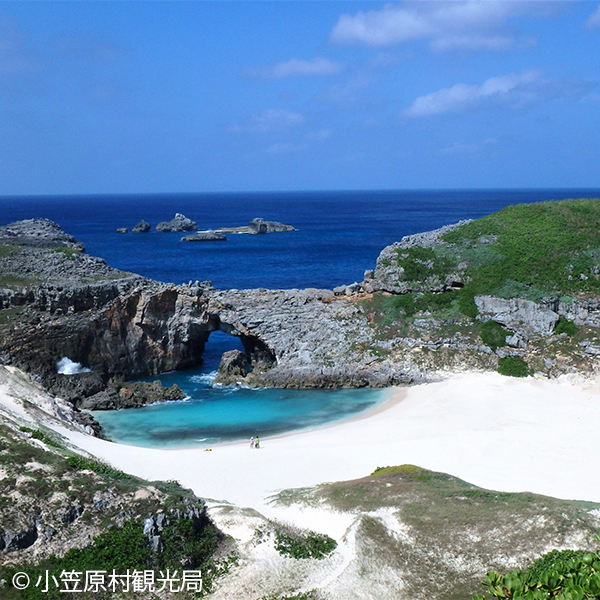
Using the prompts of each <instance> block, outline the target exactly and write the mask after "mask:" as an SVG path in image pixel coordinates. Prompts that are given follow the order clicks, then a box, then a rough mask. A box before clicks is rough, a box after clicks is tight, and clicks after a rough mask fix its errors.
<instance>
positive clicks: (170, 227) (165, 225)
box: [156, 213, 198, 232]
mask: <svg viewBox="0 0 600 600" xmlns="http://www.w3.org/2000/svg"><path fill="white" fill-rule="evenodd" d="M196 229H198V223H196V222H195V221H192V220H191V219H188V218H187V217H186V216H185V215H182V214H181V213H176V214H175V217H174V218H173V219H171V220H170V221H161V222H160V223H159V224H158V225H157V226H156V231H163V232H164V231H167V232H170V231H179V232H181V231H195V230H196Z"/></svg>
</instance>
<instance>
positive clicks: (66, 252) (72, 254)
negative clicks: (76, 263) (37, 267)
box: [52, 246, 81, 260]
mask: <svg viewBox="0 0 600 600" xmlns="http://www.w3.org/2000/svg"><path fill="white" fill-rule="evenodd" d="M52 252H57V253H59V254H62V255H63V256H64V257H65V258H68V259H69V260H75V259H76V258H77V257H78V256H81V250H77V249H76V248H68V247H66V246H59V247H58V248H54V250H52Z"/></svg>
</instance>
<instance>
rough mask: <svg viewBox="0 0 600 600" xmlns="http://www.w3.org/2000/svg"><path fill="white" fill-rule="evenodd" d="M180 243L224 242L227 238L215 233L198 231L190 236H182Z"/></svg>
mask: <svg viewBox="0 0 600 600" xmlns="http://www.w3.org/2000/svg"><path fill="white" fill-rule="evenodd" d="M181 241H182V242H225V241H227V237H226V236H225V235H223V234H222V233H218V232H217V231H199V232H198V233H192V234H190V235H184V236H183V237H182V238H181Z"/></svg>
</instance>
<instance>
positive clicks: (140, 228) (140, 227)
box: [131, 219, 150, 233]
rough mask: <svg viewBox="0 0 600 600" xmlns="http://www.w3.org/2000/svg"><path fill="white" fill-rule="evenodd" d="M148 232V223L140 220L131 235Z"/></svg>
mask: <svg viewBox="0 0 600 600" xmlns="http://www.w3.org/2000/svg"><path fill="white" fill-rule="evenodd" d="M149 231H150V223H146V221H144V219H142V220H141V221H140V222H139V223H138V224H137V225H136V226H135V227H134V228H133V229H132V230H131V233H148V232H149Z"/></svg>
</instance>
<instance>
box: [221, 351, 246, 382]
mask: <svg viewBox="0 0 600 600" xmlns="http://www.w3.org/2000/svg"><path fill="white" fill-rule="evenodd" d="M247 364H248V359H247V357H246V355H245V354H244V353H243V352H242V351H240V350H229V351H228V352H224V353H223V356H221V362H220V364H219V370H218V374H217V377H216V378H215V380H214V382H213V383H219V384H223V385H235V384H236V383H237V382H238V381H239V380H240V379H243V378H244V377H246V375H247V374H248V369H247Z"/></svg>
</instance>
